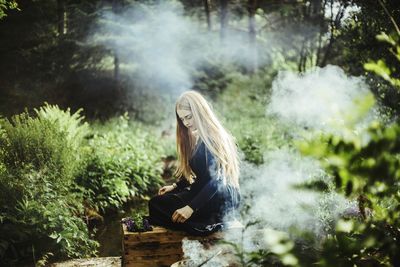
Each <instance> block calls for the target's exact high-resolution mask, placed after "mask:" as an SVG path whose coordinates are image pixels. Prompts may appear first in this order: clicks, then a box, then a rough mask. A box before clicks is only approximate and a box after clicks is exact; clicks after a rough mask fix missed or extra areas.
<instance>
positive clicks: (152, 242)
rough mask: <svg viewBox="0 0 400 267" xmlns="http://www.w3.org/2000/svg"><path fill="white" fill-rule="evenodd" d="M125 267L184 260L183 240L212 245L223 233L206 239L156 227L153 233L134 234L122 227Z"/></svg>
mask: <svg viewBox="0 0 400 267" xmlns="http://www.w3.org/2000/svg"><path fill="white" fill-rule="evenodd" d="M122 230H123V241H122V252H123V257H122V258H123V259H122V265H123V266H132V267H153V266H154V267H160V266H171V264H173V263H175V262H177V261H179V260H182V257H183V251H182V239H183V238H185V237H186V238H187V239H189V240H198V241H200V242H201V243H203V244H210V243H213V242H215V241H216V240H219V239H222V237H223V233H222V232H216V233H214V234H212V235H209V236H206V237H198V236H189V235H188V234H187V233H185V232H181V231H174V230H169V229H166V228H163V227H154V229H153V231H149V232H143V233H132V232H128V231H127V230H126V227H125V225H122Z"/></svg>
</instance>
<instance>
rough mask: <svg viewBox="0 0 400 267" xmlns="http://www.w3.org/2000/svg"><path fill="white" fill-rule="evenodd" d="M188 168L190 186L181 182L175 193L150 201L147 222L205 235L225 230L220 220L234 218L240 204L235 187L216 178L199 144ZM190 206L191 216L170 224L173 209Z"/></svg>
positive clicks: (209, 155)
mask: <svg viewBox="0 0 400 267" xmlns="http://www.w3.org/2000/svg"><path fill="white" fill-rule="evenodd" d="M189 165H190V167H191V169H192V170H193V172H194V174H195V175H196V178H195V180H194V182H193V183H192V184H191V185H190V184H189V183H188V182H187V180H186V179H184V178H183V179H181V180H180V181H179V182H178V183H177V185H178V187H177V188H175V189H174V190H172V191H170V192H168V193H166V194H163V195H160V196H155V197H153V198H152V199H151V200H150V201H149V215H150V216H149V219H150V223H151V224H154V225H160V226H165V227H168V228H172V229H177V230H184V231H186V232H188V233H190V234H194V235H207V234H210V233H213V232H215V231H218V230H221V229H223V228H224V223H223V220H224V219H225V220H231V219H232V218H231V217H235V215H236V210H237V208H238V206H239V202H240V192H239V190H238V188H236V187H234V186H232V185H230V184H228V183H227V182H226V180H225V177H223V176H222V175H218V173H217V168H216V161H215V158H214V156H213V155H212V153H211V152H210V151H209V150H208V149H207V147H206V145H205V144H204V143H203V142H202V141H199V143H198V145H197V146H196V149H195V151H194V153H193V156H192V158H191V159H190V160H189ZM186 205H189V206H190V207H191V208H192V209H193V211H194V212H193V214H192V216H191V217H190V218H189V219H188V220H186V221H185V222H184V223H174V222H172V214H173V213H174V212H175V210H177V209H180V208H183V207H184V206H186Z"/></svg>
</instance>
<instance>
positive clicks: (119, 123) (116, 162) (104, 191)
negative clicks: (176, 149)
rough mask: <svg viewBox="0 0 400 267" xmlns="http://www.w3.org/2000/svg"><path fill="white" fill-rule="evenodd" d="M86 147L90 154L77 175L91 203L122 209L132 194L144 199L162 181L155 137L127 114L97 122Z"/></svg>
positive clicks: (159, 147) (96, 206)
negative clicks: (129, 119)
mask: <svg viewBox="0 0 400 267" xmlns="http://www.w3.org/2000/svg"><path fill="white" fill-rule="evenodd" d="M96 128H97V129H96V130H94V131H93V135H92V137H91V138H90V139H89V140H88V146H87V147H86V149H87V153H88V154H89V155H90V156H89V159H88V162H87V165H86V169H85V170H84V171H83V173H81V175H80V176H79V177H78V179H77V182H78V184H79V185H81V186H83V187H85V188H86V189H87V193H86V199H87V201H88V202H89V204H90V206H92V207H94V208H96V209H100V210H103V211H104V210H105V209H107V208H119V207H121V205H122V204H123V203H124V202H126V201H128V200H129V199H130V198H132V197H133V196H137V197H141V198H144V197H146V196H147V195H148V194H149V193H150V192H151V191H152V190H155V189H156V188H158V186H159V185H160V183H161V174H162V162H161V158H162V157H163V151H162V147H161V145H160V143H159V142H158V140H157V139H156V137H155V136H153V135H151V134H149V132H147V131H146V130H145V129H144V128H143V127H142V126H141V125H140V124H138V123H129V121H128V117H127V115H125V116H121V117H120V118H118V119H116V120H112V121H110V122H109V123H107V124H105V125H97V126H96Z"/></svg>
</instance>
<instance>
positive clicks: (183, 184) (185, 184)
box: [176, 177, 190, 189]
mask: <svg viewBox="0 0 400 267" xmlns="http://www.w3.org/2000/svg"><path fill="white" fill-rule="evenodd" d="M176 185H177V188H178V189H183V188H185V187H188V186H190V183H189V182H188V180H186V178H184V177H181V178H180V179H179V181H178V182H177V183H176Z"/></svg>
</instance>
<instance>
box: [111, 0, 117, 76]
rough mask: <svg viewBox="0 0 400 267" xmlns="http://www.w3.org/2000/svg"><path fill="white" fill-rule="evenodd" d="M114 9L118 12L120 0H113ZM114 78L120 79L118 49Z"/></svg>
mask: <svg viewBox="0 0 400 267" xmlns="http://www.w3.org/2000/svg"><path fill="white" fill-rule="evenodd" d="M112 11H113V12H114V13H118V1H117V0H113V2H112ZM114 79H115V80H116V81H118V80H119V57H118V53H117V51H114Z"/></svg>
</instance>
